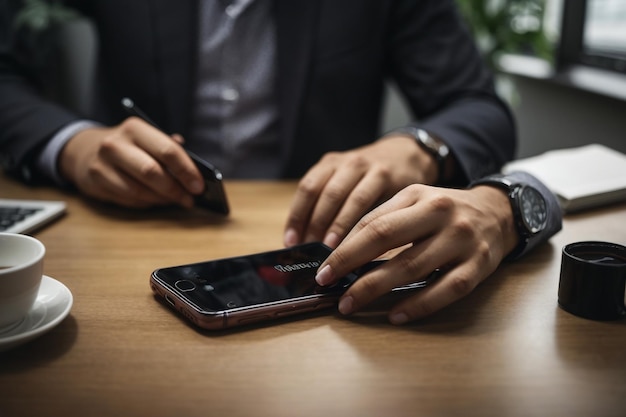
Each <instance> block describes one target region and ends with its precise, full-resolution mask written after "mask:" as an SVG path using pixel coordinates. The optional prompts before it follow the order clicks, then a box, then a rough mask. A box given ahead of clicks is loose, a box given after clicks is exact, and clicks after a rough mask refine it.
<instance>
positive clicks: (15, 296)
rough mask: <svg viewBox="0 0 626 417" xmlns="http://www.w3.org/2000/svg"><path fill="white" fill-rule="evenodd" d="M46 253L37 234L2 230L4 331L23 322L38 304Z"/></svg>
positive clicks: (0, 311) (0, 321)
mask: <svg viewBox="0 0 626 417" xmlns="http://www.w3.org/2000/svg"><path fill="white" fill-rule="evenodd" d="M45 254H46V248H45V246H44V245H43V243H41V242H40V241H39V240H37V239H35V238H33V237H30V236H27V235H22V234H16V233H0V332H2V331H6V330H7V329H9V328H12V327H13V326H15V325H17V324H18V323H20V322H21V321H22V319H23V318H24V317H26V315H27V314H28V312H29V311H30V309H31V308H32V307H33V305H34V304H35V300H36V299H37V293H38V292H39V285H40V284H41V279H42V276H43V259H44V255H45Z"/></svg>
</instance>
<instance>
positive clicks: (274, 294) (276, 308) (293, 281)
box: [150, 242, 426, 330]
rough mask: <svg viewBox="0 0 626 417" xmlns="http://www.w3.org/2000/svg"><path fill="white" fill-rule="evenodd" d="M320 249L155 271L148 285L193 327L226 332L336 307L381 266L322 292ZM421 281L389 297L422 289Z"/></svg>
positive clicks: (310, 246) (324, 250) (326, 251)
mask: <svg viewBox="0 0 626 417" xmlns="http://www.w3.org/2000/svg"><path fill="white" fill-rule="evenodd" d="M331 251H332V250H331V249H330V248H329V247H328V246H326V245H324V244H322V243H318V242H315V243H307V244H302V245H298V246H294V247H291V248H287V249H280V250H275V251H269V252H262V253H257V254H251V255H245V256H237V257H232V258H224V259H216V260H210V261H206V262H199V263H194V264H188V265H180V266H173V267H167V268H160V269H157V270H155V271H154V272H152V275H151V278H150V285H151V287H152V291H153V292H154V293H155V294H156V296H158V297H161V298H162V299H163V300H164V301H165V303H166V304H168V305H169V306H170V307H171V308H173V309H174V310H176V311H178V312H179V313H180V314H182V315H183V316H184V317H186V318H187V319H188V320H189V321H191V322H192V323H193V324H194V325H196V326H198V327H200V328H203V329H209V330H218V329H225V328H230V327H234V326H240V325H244V324H248V323H254V322H260V321H266V320H271V319H276V318H281V317H286V316H291V315H294V314H299V313H305V312H312V311H318V310H322V309H326V308H330V307H333V306H336V305H337V302H338V299H339V297H340V296H341V294H343V293H344V292H345V291H346V290H347V289H348V287H349V286H350V285H351V284H352V283H353V282H354V281H356V280H357V279H358V278H359V277H360V276H361V275H363V274H365V273H366V272H367V271H369V270H371V269H372V268H375V267H376V266H378V265H379V264H380V263H382V262H384V260H377V261H373V262H370V263H368V264H366V265H364V266H363V267H361V268H359V269H357V270H356V271H354V272H352V273H350V274H348V275H347V276H345V277H343V278H342V279H340V280H339V281H338V282H337V283H336V284H334V285H332V286H328V287H321V286H319V285H317V283H316V281H315V273H316V272H317V269H318V268H319V266H320V265H321V264H322V262H323V261H324V260H325V259H326V258H327V257H328V255H330V253H331ZM425 284H426V281H423V282H418V283H415V284H412V285H408V286H406V287H399V288H396V289H394V291H399V290H407V289H414V288H421V287H423V286H425Z"/></svg>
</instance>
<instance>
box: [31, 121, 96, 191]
mask: <svg viewBox="0 0 626 417" xmlns="http://www.w3.org/2000/svg"><path fill="white" fill-rule="evenodd" d="M99 126H102V125H101V124H99V123H96V122H93V121H91V120H79V121H77V122H73V123H70V124H68V125H66V126H65V127H63V128H62V129H61V130H59V131H58V132H57V133H56V134H55V135H54V136H53V137H52V139H50V141H49V142H48V143H47V144H46V146H45V147H44V148H43V151H42V152H41V153H40V154H39V158H38V159H37V168H38V169H39V172H41V173H42V174H44V175H45V176H46V177H48V178H50V179H52V180H53V181H54V182H55V183H57V184H58V185H66V184H67V182H66V181H65V180H63V178H62V177H61V174H60V172H59V167H58V160H59V154H60V153H61V150H62V149H63V147H64V146H65V144H66V143H67V142H68V141H69V140H70V139H72V138H73V137H74V135H76V134H77V133H79V132H82V131H83V130H86V129H89V128H92V127H99Z"/></svg>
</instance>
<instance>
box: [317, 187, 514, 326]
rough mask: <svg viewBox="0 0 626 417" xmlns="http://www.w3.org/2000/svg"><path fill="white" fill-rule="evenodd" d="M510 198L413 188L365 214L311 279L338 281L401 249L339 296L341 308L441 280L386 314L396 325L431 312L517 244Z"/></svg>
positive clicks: (491, 191) (486, 191) (485, 190)
mask: <svg viewBox="0 0 626 417" xmlns="http://www.w3.org/2000/svg"><path fill="white" fill-rule="evenodd" d="M517 241H518V236H517V232H516V230H515V226H514V220H513V213H512V210H511V206H510V204H509V202H508V197H507V196H506V194H505V193H503V192H502V191H501V190H499V189H497V188H494V187H486V186H479V187H476V188H473V189H471V190H457V189H447V188H438V187H431V186H425V185H411V186H409V187H407V188H405V189H403V190H402V191H400V192H399V193H398V194H396V195H395V196H394V197H393V198H391V199H390V200H389V201H387V202H386V203H384V204H382V205H380V206H379V207H377V208H376V209H374V210H373V211H372V212H370V213H369V214H367V215H366V216H365V217H364V218H363V219H362V220H361V221H359V223H358V224H357V225H356V227H354V229H353V230H352V231H351V232H350V233H349V234H348V236H347V237H346V239H345V240H344V241H343V242H342V243H341V244H339V246H338V247H337V248H336V249H335V250H334V251H333V252H332V253H331V255H330V256H329V257H328V258H327V259H326V261H325V262H324V263H323V264H322V265H321V266H320V269H319V270H318V274H317V276H316V280H317V282H318V283H319V284H320V285H330V284H332V283H334V282H335V281H336V280H337V278H339V277H342V276H345V275H346V274H348V273H349V272H350V271H353V270H354V269H356V268H358V267H360V266H361V265H364V264H366V263H367V262H369V261H372V260H374V259H376V258H378V257H380V256H381V255H383V254H385V253H386V252H388V251H390V250H394V249H398V248H399V250H398V252H399V253H397V255H395V256H394V257H392V258H391V259H390V260H389V261H387V262H385V263H384V264H382V265H380V266H378V267H377V268H375V269H374V270H372V271H370V272H368V273H367V274H365V275H363V276H362V277H361V278H360V279H359V280H357V281H356V282H355V283H354V284H353V285H352V286H351V287H350V288H349V289H348V290H347V291H346V293H345V294H344V295H343V296H342V297H341V299H340V301H339V311H340V312H341V313H343V314H350V313H352V312H355V311H357V310H359V309H361V308H363V307H364V306H366V305H367V304H368V303H370V302H371V301H373V300H375V299H376V298H378V297H381V296H382V295H384V294H387V293H389V292H390V291H391V290H392V289H393V288H394V287H398V286H403V285H407V284H411V283H414V282H417V281H421V280H423V279H425V278H426V277H427V276H428V275H429V274H431V273H432V272H433V271H435V270H436V269H439V270H440V277H439V278H438V279H436V280H435V281H434V282H432V283H431V284H430V285H428V286H427V287H426V288H425V289H423V290H420V291H419V292H417V293H415V294H412V295H410V296H408V297H407V298H406V299H404V300H403V301H401V302H399V303H398V304H397V305H395V306H394V307H393V308H392V310H391V311H390V313H389V320H390V321H391V322H392V323H394V324H402V323H405V322H407V321H411V320H416V319H418V318H421V317H424V316H426V315H429V314H431V313H433V312H435V311H437V310H439V309H441V308H443V307H445V306H447V305H448V304H450V303H452V302H454V301H456V300H458V299H459V298H461V297H463V296H465V295H467V294H469V293H470V292H471V291H472V290H473V289H474V288H475V287H476V286H477V285H478V284H479V283H480V282H481V281H483V280H484V279H485V278H486V277H487V276H489V275H490V274H491V273H492V272H493V271H494V270H495V269H496V267H497V266H498V265H499V264H500V262H501V261H502V259H503V258H504V257H505V256H506V255H507V254H508V253H509V252H511V251H512V250H513V249H514V248H515V245H516V244H517Z"/></svg>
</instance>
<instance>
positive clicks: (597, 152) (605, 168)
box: [503, 144, 626, 212]
mask: <svg viewBox="0 0 626 417" xmlns="http://www.w3.org/2000/svg"><path fill="white" fill-rule="evenodd" d="M518 170H519V171H526V172H528V173H530V174H532V175H534V176H535V177H537V178H539V179H540V180H541V181H543V183H544V184H545V185H546V186H547V187H548V188H549V189H550V190H552V192H553V193H554V194H556V196H557V197H558V199H559V202H560V204H561V207H562V209H563V211H565V212H573V211H578V210H583V209H588V208H592V207H598V206H602V205H606V204H610V203H615V202H618V201H626V155H624V154H622V153H621V152H618V151H615V150H613V149H611V148H608V147H606V146H603V145H599V144H590V145H586V146H581V147H576V148H569V149H558V150H553V151H548V152H545V153H543V154H541V155H537V156H533V157H530V158H524V159H519V160H516V161H512V162H510V163H508V164H507V165H505V167H504V169H503V172H504V173H507V172H511V171H518Z"/></svg>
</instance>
